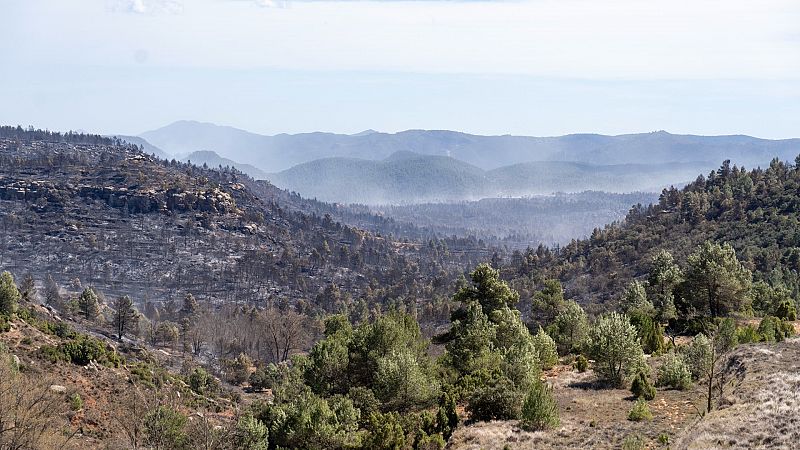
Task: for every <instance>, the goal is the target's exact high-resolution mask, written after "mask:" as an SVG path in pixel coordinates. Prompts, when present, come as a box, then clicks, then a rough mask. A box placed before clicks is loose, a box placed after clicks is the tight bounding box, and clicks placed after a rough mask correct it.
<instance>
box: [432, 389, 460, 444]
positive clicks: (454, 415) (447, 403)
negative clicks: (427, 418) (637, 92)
mask: <svg viewBox="0 0 800 450" xmlns="http://www.w3.org/2000/svg"><path fill="white" fill-rule="evenodd" d="M457 426H458V411H457V410H456V398H455V396H453V395H450V394H448V393H444V394H442V398H441V399H440V400H439V410H438V411H437V412H436V431H438V432H439V433H441V434H442V436H443V437H444V440H448V439H450V436H451V435H452V434H453V431H455V430H456V427H457Z"/></svg>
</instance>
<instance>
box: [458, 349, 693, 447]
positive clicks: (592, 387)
mask: <svg viewBox="0 0 800 450" xmlns="http://www.w3.org/2000/svg"><path fill="white" fill-rule="evenodd" d="M652 362H655V361H652ZM546 375H547V378H548V382H549V383H550V384H551V385H552V386H553V393H554V395H555V397H556V401H557V402H558V404H559V414H560V415H561V426H560V427H559V428H557V429H555V430H549V431H537V432H528V431H525V430H522V429H521V428H520V427H519V426H518V423H517V422H516V421H497V422H488V423H476V424H472V425H469V426H465V427H460V428H458V429H457V430H456V432H455V434H454V435H453V437H452V438H451V439H450V442H449V446H448V448H454V449H469V450H478V449H502V448H503V447H504V446H508V447H509V448H512V449H527V448H558V449H561V448H620V447H621V446H622V442H623V440H624V439H625V437H626V436H628V435H631V434H639V435H641V436H642V437H643V438H644V441H645V443H646V444H647V445H648V446H649V448H659V447H664V446H662V445H661V444H659V443H658V436H659V435H660V434H662V433H663V434H667V435H669V436H670V438H671V439H672V438H674V436H676V435H677V433H678V432H680V431H681V430H682V429H683V428H685V427H686V426H688V425H689V424H691V423H692V421H694V420H695V419H696V417H698V416H697V410H696V408H695V406H694V405H695V404H696V405H698V406H699V405H701V404H702V399H703V389H702V387H697V386H696V387H694V388H692V389H690V390H688V391H675V390H664V389H659V391H658V394H657V396H656V398H655V400H653V401H651V402H650V405H649V406H650V410H651V412H652V413H653V420H652V421H644V422H631V421H629V420H628V419H627V418H628V412H629V411H630V409H631V407H632V406H633V403H634V402H633V399H632V398H631V393H630V391H628V390H625V389H609V388H605V387H603V386H599V385H598V384H597V383H596V379H595V376H594V375H593V374H592V372H591V371H587V372H585V373H578V372H575V371H573V370H571V368H570V367H568V366H557V367H556V368H554V370H551V371H549V372H547V374H546Z"/></svg>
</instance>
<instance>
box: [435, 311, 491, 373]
mask: <svg viewBox="0 0 800 450" xmlns="http://www.w3.org/2000/svg"><path fill="white" fill-rule="evenodd" d="M496 333H497V330H496V326H495V325H494V324H493V323H491V322H490V321H489V318H488V317H487V316H486V314H484V313H483V309H482V307H481V305H480V304H479V303H477V302H473V303H470V304H468V305H467V306H466V311H465V313H464V315H463V317H462V318H460V319H457V320H455V321H453V326H452V329H451V331H450V334H451V336H453V339H452V340H451V341H450V342H448V343H447V346H446V348H447V357H448V362H449V364H450V365H451V366H452V367H453V368H454V369H456V370H457V371H458V372H459V373H460V374H462V375H465V374H469V373H472V372H476V371H478V370H480V369H481V368H483V367H493V366H495V365H496V364H497V362H498V361H497V359H499V355H496V354H494V352H493V350H494V345H493V342H494V340H495V336H496Z"/></svg>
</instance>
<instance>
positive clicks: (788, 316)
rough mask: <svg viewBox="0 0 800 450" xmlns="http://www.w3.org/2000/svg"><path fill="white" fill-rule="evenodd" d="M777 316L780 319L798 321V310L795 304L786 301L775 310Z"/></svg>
mask: <svg viewBox="0 0 800 450" xmlns="http://www.w3.org/2000/svg"><path fill="white" fill-rule="evenodd" d="M775 315H776V316H778V318H779V319H783V320H788V321H795V320H797V309H796V308H795V307H794V303H792V301H791V300H784V301H782V302H781V304H780V305H778V307H777V308H776V309H775Z"/></svg>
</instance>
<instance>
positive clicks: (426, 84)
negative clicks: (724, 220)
mask: <svg viewBox="0 0 800 450" xmlns="http://www.w3.org/2000/svg"><path fill="white" fill-rule="evenodd" d="M176 120H199V121H205V122H214V123H218V124H221V125H229V126H234V127H237V128H242V129H247V130H250V131H253V132H258V133H263V134H277V133H299V132H310V131H330V132H338V133H356V132H359V131H362V130H365V129H375V130H379V131H386V132H396V131H401V130H405V129H450V130H457V131H464V132H469V133H476V134H517V135H535V136H555V135H562V134H568V133H578V132H593V133H603V134H624V133H633V132H648V131H654V130H667V131H670V132H673V133H691V134H704V135H716V134H749V135H753V136H758V137H765V138H789V137H800V127H798V125H800V2H798V1H797V0H759V1H752V0H648V1H643V0H516V1H488V0H487V1H479V0H450V1H429V0H416V1H391V0H373V1H334V0H319V1H303V0H296V1H290V0H70V1H64V0H0V123H2V124H11V125H16V124H21V125H23V126H26V125H34V126H36V127H41V128H48V129H52V130H69V129H73V130H86V131H92V132H98V133H104V134H138V133H141V132H144V131H146V130H150V129H154V128H158V127H161V126H164V125H167V124H169V123H171V122H173V121H176Z"/></svg>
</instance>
